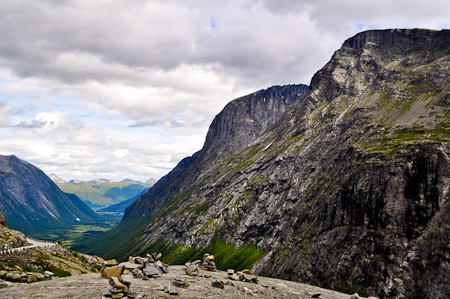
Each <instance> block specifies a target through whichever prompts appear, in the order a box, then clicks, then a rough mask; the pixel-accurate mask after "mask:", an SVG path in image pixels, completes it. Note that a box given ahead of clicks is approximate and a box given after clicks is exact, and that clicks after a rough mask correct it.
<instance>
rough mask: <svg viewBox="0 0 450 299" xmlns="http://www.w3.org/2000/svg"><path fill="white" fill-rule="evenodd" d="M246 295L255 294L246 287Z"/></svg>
mask: <svg viewBox="0 0 450 299" xmlns="http://www.w3.org/2000/svg"><path fill="white" fill-rule="evenodd" d="M244 293H246V294H252V293H253V292H252V291H251V290H250V289H249V288H247V287H244Z"/></svg>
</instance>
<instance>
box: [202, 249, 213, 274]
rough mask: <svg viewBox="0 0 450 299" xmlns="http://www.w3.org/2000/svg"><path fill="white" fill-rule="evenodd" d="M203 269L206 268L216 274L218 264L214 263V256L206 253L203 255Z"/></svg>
mask: <svg viewBox="0 0 450 299" xmlns="http://www.w3.org/2000/svg"><path fill="white" fill-rule="evenodd" d="M202 266H203V268H205V269H206V270H208V271H213V272H216V271H217V269H216V263H215V262H214V255H211V254H209V253H205V254H204V255H203V263H202Z"/></svg>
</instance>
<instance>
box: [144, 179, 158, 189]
mask: <svg viewBox="0 0 450 299" xmlns="http://www.w3.org/2000/svg"><path fill="white" fill-rule="evenodd" d="M154 184H156V180H155V179H154V178H150V179H148V180H147V181H146V182H145V183H144V185H146V186H148V187H152V186H153V185H154Z"/></svg>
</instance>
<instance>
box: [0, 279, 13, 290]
mask: <svg viewBox="0 0 450 299" xmlns="http://www.w3.org/2000/svg"><path fill="white" fill-rule="evenodd" d="M10 286H11V285H10V284H9V283H8V282H6V281H4V280H0V289H3V288H9V287H10Z"/></svg>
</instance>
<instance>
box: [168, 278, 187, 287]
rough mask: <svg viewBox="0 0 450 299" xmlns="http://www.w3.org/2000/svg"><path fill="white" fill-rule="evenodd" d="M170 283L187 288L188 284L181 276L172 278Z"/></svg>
mask: <svg viewBox="0 0 450 299" xmlns="http://www.w3.org/2000/svg"><path fill="white" fill-rule="evenodd" d="M172 284H173V285H174V286H176V287H179V288H187V287H188V286H189V282H187V281H186V279H185V278H181V277H177V278H175V279H173V280H172Z"/></svg>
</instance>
